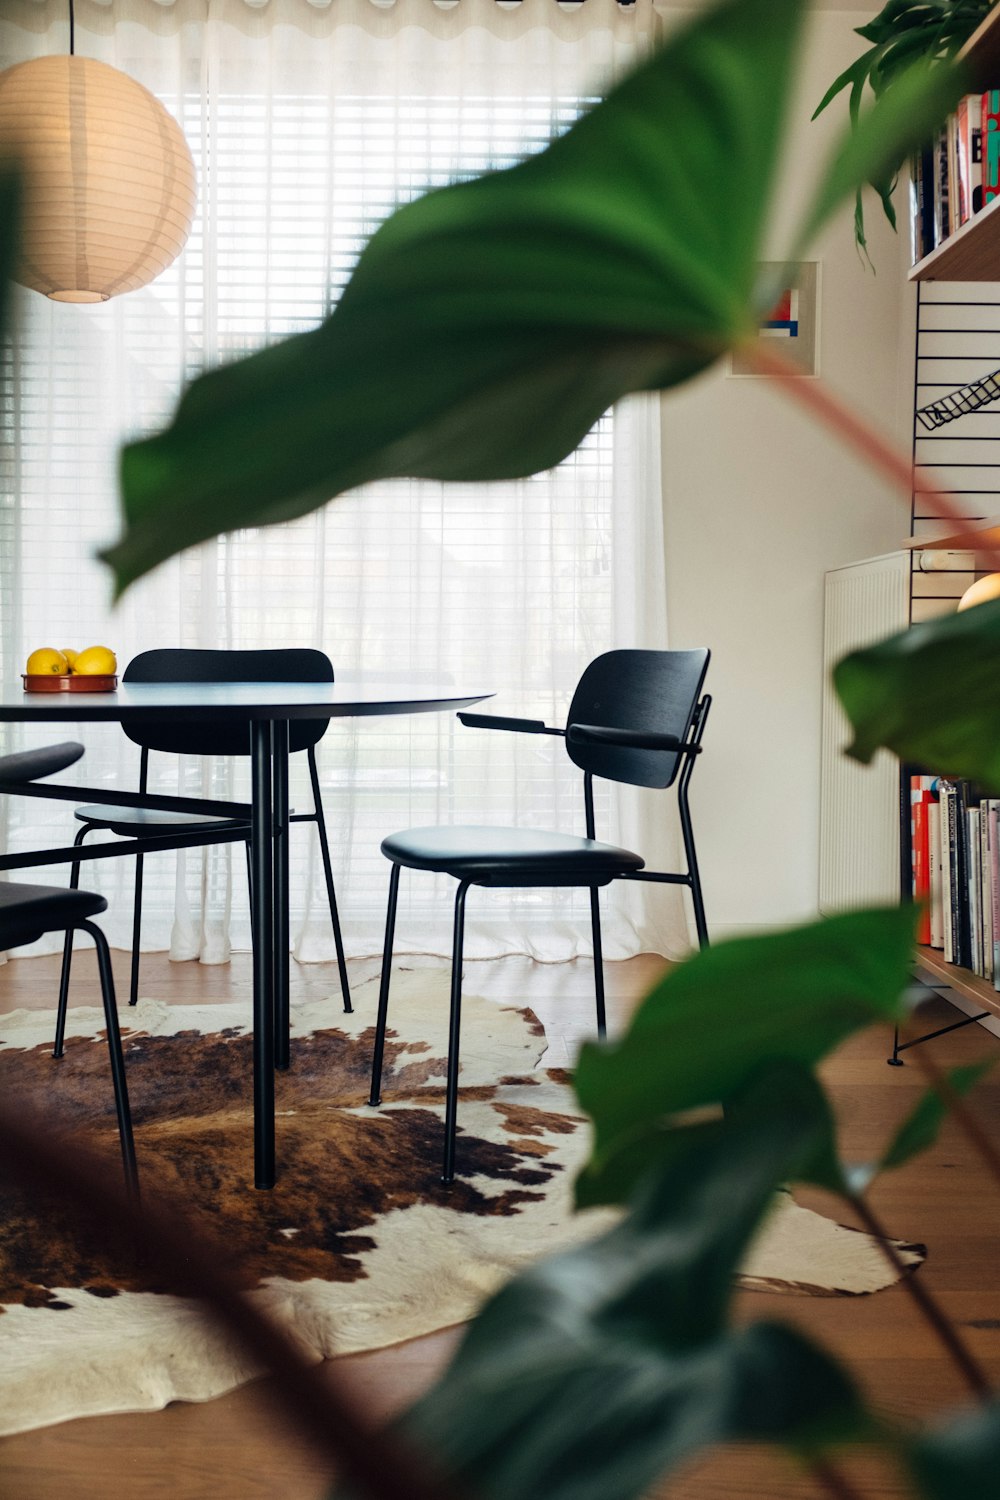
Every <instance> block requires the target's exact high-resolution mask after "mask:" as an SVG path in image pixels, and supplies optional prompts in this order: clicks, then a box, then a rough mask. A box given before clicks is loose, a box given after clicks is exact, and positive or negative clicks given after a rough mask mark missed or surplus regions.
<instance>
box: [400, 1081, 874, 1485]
mask: <svg viewBox="0 0 1000 1500" xmlns="http://www.w3.org/2000/svg"><path fill="white" fill-rule="evenodd" d="M801 1071H802V1070H801V1069H799V1068H797V1067H796V1066H795V1065H794V1064H779V1065H776V1066H772V1067H769V1068H766V1069H763V1070H761V1071H759V1072H758V1074H757V1075H756V1076H755V1077H754V1078H753V1079H751V1080H748V1082H747V1086H746V1088H745V1089H744V1090H742V1091H739V1092H738V1096H737V1097H736V1098H734V1118H733V1120H729V1119H727V1121H726V1122H725V1124H724V1125H723V1126H722V1127H721V1128H720V1129H719V1130H718V1131H713V1132H712V1133H711V1134H710V1135H705V1134H703V1133H701V1132H698V1131H695V1132H694V1133H692V1134H689V1135H688V1136H687V1137H686V1139H685V1140H684V1141H683V1143H682V1149H681V1150H680V1151H679V1152H678V1153H677V1154H676V1156H675V1157H674V1159H673V1161H672V1162H671V1163H670V1164H669V1166H668V1167H666V1168H665V1169H664V1170H662V1171H660V1172H658V1173H656V1174H654V1176H653V1177H652V1178H651V1179H649V1180H647V1182H646V1183H645V1184H643V1185H642V1186H641V1188H640V1190H639V1192H638V1194H637V1196H636V1199H635V1201H634V1204H633V1206H632V1208H631V1210H630V1212H629V1213H628V1215H627V1216H626V1218H625V1219H624V1220H623V1221H622V1222H621V1223H620V1224H619V1225H618V1226H617V1227H616V1228H614V1229H612V1230H611V1231H610V1232H609V1233H606V1234H604V1235H603V1236H601V1237H600V1238H598V1239H595V1240H593V1241H591V1242H590V1243H588V1244H585V1245H583V1246H581V1247H580V1248H578V1249H575V1250H572V1251H569V1252H568V1253H565V1254H562V1255H558V1256H554V1257H552V1258H551V1259H549V1260H547V1261H543V1262H541V1263H540V1264H539V1265H537V1266H535V1267H533V1268H532V1269H531V1270H529V1271H528V1272H526V1273H524V1274H522V1275H520V1276H518V1277H516V1278H515V1279H514V1280H513V1281H512V1282H510V1283H509V1284H508V1285H507V1286H506V1287H505V1288H504V1289H503V1290H502V1291H501V1292H500V1293H499V1295H498V1296H496V1297H495V1298H494V1299H493V1300H492V1301H491V1302H490V1303H488V1304H487V1306H486V1307H485V1308H484V1310H483V1311H482V1312H481V1313H480V1314H479V1316H478V1317H477V1318H476V1320H475V1322H474V1323H473V1324H472V1325H471V1327H470V1328H469V1331H468V1333H467V1334H466V1337H465V1339H464V1341H463V1343H462V1345H461V1347H460V1348H459V1350H458V1353H457V1355H456V1356H455V1358H454V1360H453V1362H452V1364H451V1366H450V1367H449V1369H448V1370H447V1371H446V1373H445V1375H444V1376H443V1378H442V1379H441V1381H440V1382H439V1383H438V1384H437V1386H435V1388H434V1389H433V1390H432V1391H431V1392H430V1394H429V1395H428V1396H426V1397H425V1398H424V1399H423V1400H421V1401H420V1402H419V1403H418V1405H417V1406H416V1407H415V1408H414V1409H413V1410H412V1411H411V1412H410V1413H409V1414H408V1416H407V1417H406V1418H405V1421H404V1428H405V1430H406V1431H407V1432H408V1433H409V1434H410V1435H411V1436H412V1437H414V1438H417V1439H419V1440H421V1441H422V1442H424V1443H426V1444H427V1446H428V1447H429V1449H430V1451H431V1452H432V1453H433V1454H434V1455H435V1458H436V1459H437V1460H438V1461H440V1462H441V1463H443V1464H444V1465H445V1466H446V1467H447V1468H448V1469H450V1470H451V1471H452V1473H453V1474H454V1475H455V1477H456V1479H457V1481H458V1485H459V1487H460V1488H461V1492H462V1493H468V1494H470V1495H477V1496H480V1497H482V1500H525V1497H526V1496H535V1495H544V1496H545V1497H546V1500H608V1497H609V1496H612V1495H613V1496H614V1497H615V1500H631V1497H638V1496H641V1495H644V1494H646V1493H647V1492H648V1490H649V1487H650V1485H651V1484H652V1482H653V1481H654V1480H655V1479H656V1478H657V1477H658V1476H660V1475H663V1474H666V1473H669V1472H670V1471H671V1470H673V1469H675V1468H676V1467H677V1466H678V1465H679V1464H681V1463H682V1462H684V1461H685V1460H687V1459H688V1458H690V1457H691V1456H692V1455H693V1454H694V1453H697V1452H698V1451H699V1450H700V1449H702V1448H704V1447H705V1446H706V1445H708V1444H712V1443H718V1442H726V1441H739V1440H741V1439H746V1440H751V1439H757V1440H770V1441H775V1442H780V1443H784V1444H787V1445H789V1446H791V1447H792V1448H794V1449H796V1450H798V1451H800V1452H802V1453H806V1454H808V1453H810V1452H812V1451H813V1450H814V1449H815V1448H817V1447H820V1446H822V1445H823V1444H825V1443H826V1442H828V1441H829V1440H831V1439H836V1438H841V1437H845V1436H848V1435H852V1436H856V1435H858V1434H859V1433H861V1432H863V1431H864V1430H866V1428H867V1427H868V1425H869V1424H868V1419H867V1418H866V1416H865V1414H864V1411H863V1408H862V1405H861V1402H860V1400H859V1398H858V1396H857V1394H856V1392H855V1391H854V1389H853V1387H852V1385H851V1382H850V1380H849V1379H848V1378H847V1377H846V1376H845V1375H844V1374H843V1373H842V1372H841V1371H840V1370H839V1368H838V1367H837V1366H836V1365H835V1364H834V1362H833V1361H832V1360H831V1359H830V1358H829V1357H828V1356H827V1355H825V1354H824V1353H823V1352H822V1351H820V1350H819V1349H817V1348H815V1347H813V1346H812V1345H811V1344H809V1343H808V1342H807V1341H806V1340H805V1339H804V1338H802V1337H801V1336H800V1335H799V1334H797V1333H795V1332H793V1331H792V1330H791V1329H789V1328H785V1327H782V1326H780V1325H777V1324H772V1323H766V1322H761V1323H756V1324H754V1325H753V1326H752V1327H751V1328H746V1329H741V1330H739V1331H736V1332H733V1333H728V1332H727V1331H726V1327H725V1323H726V1316H727V1310H728V1304H729V1302H730V1299H731V1295H732V1285H733V1277H734V1273H735V1272H736V1270H737V1268H738V1266H739V1263H740V1260H741V1258H742V1256H743V1254H744V1252H745V1250H746V1247H747V1245H748V1243H749V1241H750V1239H751V1238H752V1236H753V1234H754V1232H755V1231H756V1229H757V1227H758V1225H759V1223H760V1221H761V1219H762V1217H763V1215H764V1214H765V1212H766V1211H767V1209H768V1206H769V1205H770V1203H771V1201H772V1197H773V1193H774V1190H775V1187H776V1186H777V1184H779V1183H780V1182H782V1181H784V1180H785V1179H786V1178H788V1177H792V1176H795V1175H796V1174H797V1172H798V1171H799V1169H800V1167H801V1164H802V1162H803V1161H804V1160H806V1159H807V1158H808V1157H809V1156H810V1155H813V1154H814V1153H815V1151H816V1150H817V1147H818V1145H819V1143H820V1142H821V1141H822V1138H823V1134H824V1131H825V1129H826V1125H825V1121H824V1120H823V1119H822V1117H820V1118H819V1119H817V1117H816V1116H815V1113H814V1109H813V1105H814V1103H815V1097H814V1096H813V1095H812V1094H811V1093H810V1092H809V1090H808V1080H806V1087H805V1088H802V1087H801V1086H800V1077H801Z"/></svg>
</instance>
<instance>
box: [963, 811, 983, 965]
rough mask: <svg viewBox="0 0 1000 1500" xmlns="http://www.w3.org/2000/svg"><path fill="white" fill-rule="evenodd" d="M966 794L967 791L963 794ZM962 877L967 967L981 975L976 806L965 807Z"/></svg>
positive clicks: (980, 859)
mask: <svg viewBox="0 0 1000 1500" xmlns="http://www.w3.org/2000/svg"><path fill="white" fill-rule="evenodd" d="M969 795H970V794H969V793H968V792H967V793H966V796H967V797H968V796H969ZM965 880H966V912H967V915H966V924H967V927H968V946H967V952H968V962H967V967H968V968H970V969H971V970H972V972H973V974H979V975H980V976H982V974H983V877H982V852H981V846H980V841H979V808H978V807H976V806H973V805H967V806H966V809H965Z"/></svg>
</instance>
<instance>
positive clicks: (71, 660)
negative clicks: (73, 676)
mask: <svg viewBox="0 0 1000 1500" xmlns="http://www.w3.org/2000/svg"><path fill="white" fill-rule="evenodd" d="M62 654H63V656H65V658H66V665H67V666H68V667H69V669H70V671H71V672H75V671H76V659H77V657H78V656H79V655H80V653H79V651H74V650H73V648H72V646H64V647H63V648H62Z"/></svg>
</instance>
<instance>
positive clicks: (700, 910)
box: [368, 693, 712, 1186]
mask: <svg viewBox="0 0 1000 1500" xmlns="http://www.w3.org/2000/svg"><path fill="white" fill-rule="evenodd" d="M711 704H712V699H711V696H710V695H709V694H708V693H706V694H704V695H703V696H701V697H700V698H699V699H698V701H697V703H696V704H695V707H694V710H693V713H692V714H691V720H690V725H689V730H688V734H687V736H686V738H685V740H684V741H683V742H681V741H680V740H679V739H678V738H677V737H676V736H674V735H661V734H655V733H642V732H639V733H635V734H632V733H630V732H629V731H627V730H626V731H622V730H616V729H609V728H606V727H604V726H595V725H580V724H570V725H568V726H567V728H566V729H565V730H563V729H557V728H552V727H549V726H547V725H545V724H543V723H542V722H541V721H539V720H527V719H510V718H500V717H491V716H488V715H481V714H472V713H461V714H459V716H458V717H459V718H460V719H461V721H462V722H463V723H464V724H466V725H469V726H470V727H475V728H490V729H492V728H497V729H509V730H513V731H515V732H520V733H528V734H550V735H559V736H561V737H563V738H566V739H568V740H569V741H570V743H575V744H582V743H589V744H591V745H593V744H598V743H604V744H607V745H609V746H615V747H618V748H628V749H661V750H670V751H673V752H674V753H676V755H677V758H678V762H679V765H680V769H679V771H678V772H676V773H675V775H676V784H677V796H678V808H679V814H680V823H681V835H682V839H683V844H684V857H685V865H686V868H685V870H684V871H683V872H672V871H671V872H667V871H658V870H646V869H641V870H637V871H634V872H629V873H624V874H616V875H613V876H611V877H609V878H608V879H605V880H602V881H600V882H597V883H588V882H585V881H579V882H577V881H571V880H569V879H567V880H564V881H562V882H561V883H562V884H578V885H579V886H580V887H581V888H583V887H584V886H585V885H588V886H589V890H590V920H591V932H592V935H593V946H594V988H595V999H596V1012H597V1032H598V1035H599V1036H602V1037H603V1036H604V1035H606V1032H607V1018H606V1012H605V993H604V957H603V947H602V941H601V912H600V902H599V897H598V892H599V890H600V887H601V885H608V884H610V883H611V880H612V879H616V880H648V881H653V882H657V883H660V884H665V885H684V886H687V887H688V889H689V890H690V892H691V901H692V905H693V908H694V918H695V928H696V931H697V935H698V943H699V946H700V947H701V948H706V947H708V942H709V938H708V926H707V922H706V919H705V905H704V899H703V896H702V889H701V877H700V873H699V869H698V860H697V854H696V851H695V842H694V831H693V827H692V822H691V810H690V804H689V798H688V794H689V788H690V785H691V777H692V775H693V772H694V766H695V761H696V758H697V757H698V755H700V754H701V749H702V745H701V742H702V737H703V735H704V732H705V725H706V723H707V720H708V714H709V709H710V708H711ZM593 778H594V773H593V772H592V771H591V770H589V769H587V770H585V771H584V777H583V797H584V817H585V823H586V836H587V838H588V839H596V830H595V818H594V790H593ZM390 858H391V857H390ZM401 868H402V866H401V865H400V864H398V863H396V862H395V861H392V868H391V871H390V875H389V901H388V909H387V913H386V928H385V943H384V947H383V952H382V974H381V982H380V985H379V1000H378V1015H377V1020H376V1026H375V1046H374V1053H373V1057H372V1080H371V1092H370V1095H369V1100H368V1102H369V1104H370V1105H372V1106H377V1105H379V1104H381V1102H382V1094H381V1089H382V1066H383V1057H384V1051H385V1033H386V1025H387V1020H388V1010H389V984H390V971H391V965H392V951H393V936H394V932H395V924H396V904H397V899H398V894H399V872H400V869H401ZM486 883H489V884H492V885H497V886H503V885H505V884H509V885H517V884H531V885H535V884H537V885H544V884H548V883H550V882H548V881H544V880H537V881H535V880H531V881H528V880H527V879H522V880H520V881H510V882H507V881H504V880H503V879H494V880H490V881H489V882H486V881H484V880H479V881H477V880H475V879H471V878H468V879H459V884H458V889H457V891H456V893H455V913H454V923H453V928H452V958H451V992H450V1010H449V1025H448V1062H447V1074H446V1087H445V1127H444V1136H445V1139H444V1158H443V1164H442V1172H441V1181H442V1182H443V1183H444V1184H445V1185H446V1186H447V1185H449V1184H450V1183H452V1182H453V1181H454V1176H455V1136H456V1128H457V1117H458V1072H459V1043H460V1034H461V1012H462V961H463V951H464V940H465V904H466V897H467V895H468V892H469V887H470V886H472V885H477V884H486ZM551 883H553V884H554V883H555V882H551Z"/></svg>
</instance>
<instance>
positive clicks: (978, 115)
mask: <svg viewBox="0 0 1000 1500" xmlns="http://www.w3.org/2000/svg"><path fill="white" fill-rule="evenodd" d="M982 122H983V96H982V94H966V96H965V98H964V99H960V100H959V101H958V109H957V111H956V113H955V138H956V139H955V157H956V161H955V165H956V177H957V186H958V193H957V205H956V212H955V218H956V222H957V226H958V227H961V225H963V224H964V223H966V222H967V220H969V219H971V217H972V215H973V214H974V213H976V212H978V210H979V209H980V208H981V207H982V204H983V124H982Z"/></svg>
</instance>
